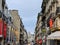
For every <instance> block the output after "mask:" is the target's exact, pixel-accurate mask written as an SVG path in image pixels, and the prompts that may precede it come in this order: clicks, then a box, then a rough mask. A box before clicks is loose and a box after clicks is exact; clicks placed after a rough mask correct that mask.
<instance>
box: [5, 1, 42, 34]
mask: <svg viewBox="0 0 60 45" xmlns="http://www.w3.org/2000/svg"><path fill="white" fill-rule="evenodd" d="M6 3H7V5H8V8H9V9H11V10H13V9H16V10H18V11H19V15H20V17H21V18H22V21H23V24H24V27H25V29H26V30H27V32H31V33H32V34H33V33H34V31H35V27H36V22H37V16H38V13H39V12H40V11H41V4H42V0H6Z"/></svg>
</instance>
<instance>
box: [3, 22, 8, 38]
mask: <svg viewBox="0 0 60 45" xmlns="http://www.w3.org/2000/svg"><path fill="white" fill-rule="evenodd" d="M3 30H4V31H3V33H4V34H3V35H4V39H6V33H7V24H6V22H4V25H3Z"/></svg>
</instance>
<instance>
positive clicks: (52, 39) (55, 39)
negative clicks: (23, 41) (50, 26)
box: [47, 31, 60, 45]
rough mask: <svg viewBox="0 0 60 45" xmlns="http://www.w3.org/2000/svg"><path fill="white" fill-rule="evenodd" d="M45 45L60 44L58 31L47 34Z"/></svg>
mask: <svg viewBox="0 0 60 45" xmlns="http://www.w3.org/2000/svg"><path fill="white" fill-rule="evenodd" d="M47 45H60V31H56V32H54V33H52V34H50V35H48V37H47Z"/></svg>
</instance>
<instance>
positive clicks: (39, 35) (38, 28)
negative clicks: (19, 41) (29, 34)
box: [35, 13, 42, 44]
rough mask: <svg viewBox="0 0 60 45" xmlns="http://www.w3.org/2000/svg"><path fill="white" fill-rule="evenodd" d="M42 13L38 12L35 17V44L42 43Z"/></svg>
mask: <svg viewBox="0 0 60 45" xmlns="http://www.w3.org/2000/svg"><path fill="white" fill-rule="evenodd" d="M41 26H42V13H38V17H37V23H36V28H35V42H36V43H37V44H40V43H41V44H42V42H41V41H42V30H41V29H42V28H41Z"/></svg>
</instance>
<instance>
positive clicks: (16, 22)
mask: <svg viewBox="0 0 60 45" xmlns="http://www.w3.org/2000/svg"><path fill="white" fill-rule="evenodd" d="M9 12H10V14H11V16H12V17H13V24H14V26H15V33H16V44H19V40H20V17H19V14H18V10H9Z"/></svg>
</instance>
